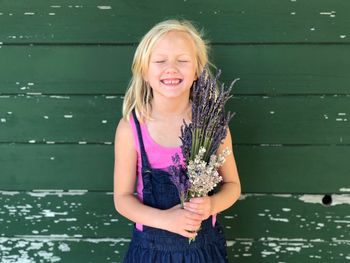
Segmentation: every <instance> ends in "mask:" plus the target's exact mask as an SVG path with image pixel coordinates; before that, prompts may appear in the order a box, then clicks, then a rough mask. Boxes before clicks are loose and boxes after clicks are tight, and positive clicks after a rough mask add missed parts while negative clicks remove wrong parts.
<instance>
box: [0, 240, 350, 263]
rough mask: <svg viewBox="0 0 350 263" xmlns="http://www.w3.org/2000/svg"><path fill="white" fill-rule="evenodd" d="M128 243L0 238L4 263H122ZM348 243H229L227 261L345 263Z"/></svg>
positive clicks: (305, 241)
mask: <svg viewBox="0 0 350 263" xmlns="http://www.w3.org/2000/svg"><path fill="white" fill-rule="evenodd" d="M128 244H129V241H128V240H124V239H122V238H116V239H112V238H102V239H96V238H87V239H84V238H68V237H66V238H65V237H52V236H42V237H35V236H24V237H22V236H19V237H16V238H7V237H5V238H0V247H1V248H2V250H1V251H0V256H1V258H2V259H3V260H4V262H88V263H95V262H106V263H107V262H112V263H121V262H122V259H123V257H124V255H125V253H126V249H127V247H128ZM349 247H350V243H349V241H341V240H339V241H338V240H335V241H332V242H322V241H319V240H307V239H302V240H288V239H283V238H281V239H271V240H240V239H235V240H232V241H229V242H228V247H227V251H228V258H229V262H236V263H251V262H259V263H260V262H261V263H281V262H317V263H329V262H335V263H344V262H347V261H348V260H349V258H350V254H349V252H348V251H349Z"/></svg>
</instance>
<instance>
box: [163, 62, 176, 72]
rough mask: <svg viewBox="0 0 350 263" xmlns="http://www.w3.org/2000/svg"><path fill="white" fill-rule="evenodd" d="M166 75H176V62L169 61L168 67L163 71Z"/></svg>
mask: <svg viewBox="0 0 350 263" xmlns="http://www.w3.org/2000/svg"><path fill="white" fill-rule="evenodd" d="M165 73H166V74H174V73H178V70H177V67H176V62H173V61H170V62H169V63H168V66H167V68H166V70H165Z"/></svg>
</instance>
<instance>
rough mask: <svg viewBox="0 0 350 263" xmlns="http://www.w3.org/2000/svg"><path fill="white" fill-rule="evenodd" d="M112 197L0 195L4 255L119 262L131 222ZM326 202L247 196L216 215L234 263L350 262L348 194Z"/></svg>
mask: <svg viewBox="0 0 350 263" xmlns="http://www.w3.org/2000/svg"><path fill="white" fill-rule="evenodd" d="M111 199H112V194H111V193H108V192H107V193H103V192H99V193H97V192H86V191H57V190H56V191H30V192H13V191H11V192H4V191H3V192H0V200H1V203H2V204H3V205H2V206H1V207H0V214H1V219H0V228H1V229H2V232H1V237H0V248H1V249H0V256H1V258H2V259H3V260H5V259H6V260H8V261H6V262H19V261H21V260H22V261H23V262H24V260H27V261H28V262H30V261H34V262H39V261H40V260H41V261H44V262H51V261H52V262H60V261H62V262H71V261H76V260H79V262H80V261H81V262H102V261H103V262H121V259H122V257H123V255H124V253H125V250H126V248H127V245H128V243H129V240H130V232H131V225H130V222H128V221H127V220H125V219H123V218H122V217H121V216H119V215H118V214H117V212H115V210H114V207H113V204H112V200H111ZM321 200H322V195H267V194H261V195H258V194H246V195H242V197H241V199H240V200H239V201H238V202H237V203H236V204H235V205H234V206H233V207H232V208H231V209H229V210H227V211H225V212H224V213H222V214H220V215H219V217H218V218H219V220H220V222H221V223H222V224H223V225H224V226H225V235H226V237H227V245H228V253H229V258H230V262H231V261H232V262H240V263H245V262H247V263H248V262H276V263H277V262H325V263H328V262H345V261H346V260H349V257H350V254H349V246H350V241H349V240H348V237H349V229H350V228H349V226H350V217H349V214H350V213H349V212H350V196H349V195H348V194H343V195H333V202H332V203H331V204H330V205H329V206H325V205H322V201H321ZM11 260H12V261H11ZM50 260H51V261H50ZM22 261H21V262H22ZM27 261H26V262H27Z"/></svg>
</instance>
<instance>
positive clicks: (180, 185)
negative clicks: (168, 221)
mask: <svg viewBox="0 0 350 263" xmlns="http://www.w3.org/2000/svg"><path fill="white" fill-rule="evenodd" d="M171 158H172V160H173V163H174V165H171V166H170V167H169V173H170V180H171V182H172V183H173V184H174V185H175V186H176V188H177V191H178V193H179V197H180V200H181V204H182V205H183V203H184V202H185V200H186V198H187V193H188V189H189V187H190V184H189V180H188V176H187V169H186V166H185V165H183V164H181V163H180V156H179V154H177V153H176V154H175V155H174V156H172V157H171Z"/></svg>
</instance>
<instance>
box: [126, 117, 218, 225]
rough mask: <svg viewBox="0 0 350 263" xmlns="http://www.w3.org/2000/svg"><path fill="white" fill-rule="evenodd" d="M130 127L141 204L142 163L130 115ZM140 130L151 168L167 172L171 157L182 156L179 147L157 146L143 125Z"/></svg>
mask: <svg viewBox="0 0 350 263" xmlns="http://www.w3.org/2000/svg"><path fill="white" fill-rule="evenodd" d="M130 125H131V127H132V132H133V136H134V143H135V149H136V152H137V187H136V191H137V197H138V199H139V200H140V201H141V202H143V194H142V190H143V182H142V174H141V167H142V161H141V150H140V144H139V139H138V136H137V129H136V124H135V122H134V118H133V116H132V115H130ZM140 128H141V134H142V139H143V144H144V147H145V151H146V153H147V157H148V161H149V164H150V166H151V167H152V168H155V169H163V170H166V171H167V170H168V168H169V166H171V165H173V162H172V159H171V157H172V156H173V155H174V154H176V153H178V154H179V155H180V156H183V155H182V151H181V147H180V146H178V147H165V146H161V145H159V144H157V143H156V142H155V141H154V140H153V139H152V138H151V136H150V134H149V132H148V129H147V126H146V124H145V123H140ZM212 218H213V221H212V223H213V226H214V225H215V222H216V215H213V217H212ZM136 228H137V229H138V230H140V231H142V230H143V227H142V224H139V223H137V222H136Z"/></svg>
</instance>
